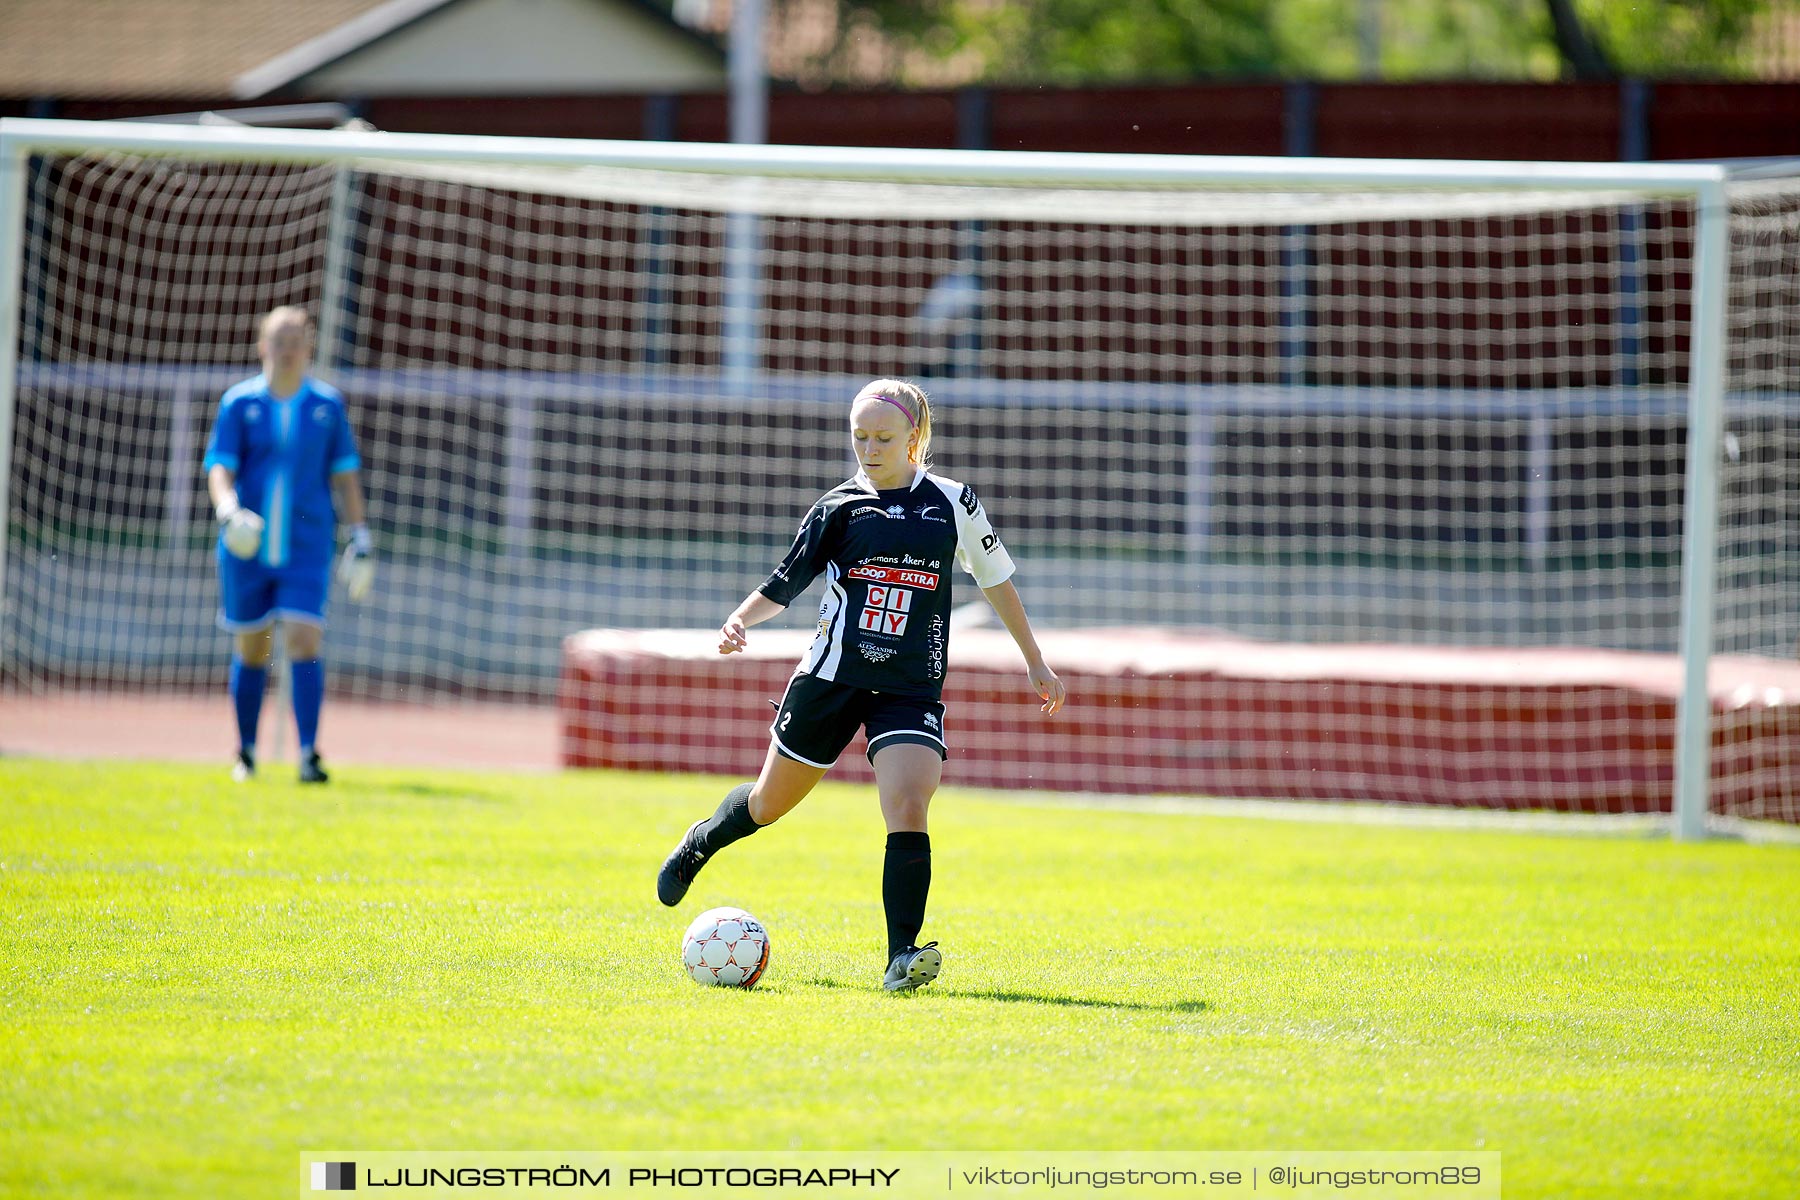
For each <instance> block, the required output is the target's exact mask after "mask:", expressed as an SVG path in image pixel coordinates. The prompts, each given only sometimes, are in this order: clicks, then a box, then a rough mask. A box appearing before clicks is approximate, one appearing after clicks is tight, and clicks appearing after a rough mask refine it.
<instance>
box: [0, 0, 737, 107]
mask: <svg viewBox="0 0 1800 1200" xmlns="http://www.w3.org/2000/svg"><path fill="white" fill-rule="evenodd" d="M469 7H470V6H469V5H467V4H465V3H464V0H306V2H305V3H300V4H296V3H294V2H293V0H4V2H0V96H14V97H28V96H46V97H57V98H77V97H79V98H89V99H101V98H109V99H110V98H128V97H140V96H141V97H157V98H172V97H180V96H194V97H206V98H216V97H221V96H236V97H239V98H243V99H254V98H257V97H261V96H266V95H268V94H270V93H271V92H279V91H281V90H282V89H284V88H288V87H290V86H291V85H293V84H295V83H296V82H298V81H302V80H304V79H305V78H306V77H308V76H309V75H311V74H313V73H315V72H317V71H319V70H321V69H325V68H330V67H332V66H334V65H336V64H343V63H345V62H347V61H350V60H353V59H354V58H355V57H356V56H358V55H359V54H361V53H363V52H364V51H366V50H368V49H369V48H370V47H373V46H375V45H376V44H377V43H382V44H383V45H384V46H385V45H391V43H392V42H393V41H394V40H396V39H402V38H404V37H406V36H408V35H409V34H412V33H414V32H415V31H416V30H418V29H419V28H421V27H423V26H425V25H428V24H429V23H430V20H431V19H432V18H436V17H439V16H440V15H443V14H447V13H452V12H457V13H460V12H461V11H462V10H463V9H465V8H469ZM474 7H476V8H480V7H482V6H480V5H476V6H474ZM536 7H539V6H534V5H529V4H527V5H520V6H519V8H518V10H517V17H518V23H519V25H520V26H522V27H528V25H529V22H530V21H531V19H532V17H533V14H534V9H535V8H536ZM566 7H567V6H565V8H566ZM594 7H595V9H597V10H599V11H600V12H602V13H606V12H611V13H613V14H615V15H616V16H618V17H620V18H623V19H628V20H629V21H630V23H631V25H632V26H633V27H634V28H636V29H639V30H642V29H643V28H644V26H645V23H646V21H648V22H650V23H651V25H653V26H654V27H655V28H657V29H659V30H660V31H661V34H660V35H659V36H661V38H662V40H664V41H668V42H670V43H674V44H678V45H677V46H676V47H675V48H676V49H678V50H685V51H686V52H687V54H688V55H689V56H691V55H692V54H693V52H694V48H695V47H696V46H698V45H704V47H705V48H706V50H707V51H708V52H709V54H710V56H711V57H712V58H713V60H714V61H722V56H720V55H719V52H718V50H717V47H716V46H714V45H713V44H712V43H710V42H705V41H704V39H702V38H700V37H699V36H698V35H696V34H694V33H693V32H692V31H690V30H688V29H685V28H683V27H682V26H680V25H678V24H676V23H675V21H674V20H673V19H671V18H669V17H668V16H667V14H666V12H664V11H663V10H661V9H660V8H658V7H657V6H656V5H654V4H651V3H647V2H646V0H594ZM490 20H491V19H490ZM438 24H439V25H440V26H441V24H442V23H441V22H439V23H438ZM567 29H568V23H567V18H566V16H565V18H564V19H563V22H562V24H561V26H559V27H558V28H557V29H556V30H554V31H552V32H550V33H549V34H548V36H550V37H553V38H554V37H558V36H562V35H564V34H565V33H566V30H567ZM562 49H563V50H564V51H565V52H566V51H567V50H568V48H567V47H563V48H562ZM446 82H447V83H449V84H451V90H456V89H455V87H454V81H453V80H447V81H446ZM681 82H682V83H684V84H691V78H684V79H682V81H681ZM529 83H530V80H529V79H526V80H524V81H522V86H520V87H519V88H518V90H519V91H520V92H530V91H532V90H534V89H533V88H532V87H530V86H529ZM484 90H487V89H484Z"/></svg>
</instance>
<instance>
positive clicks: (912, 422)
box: [866, 392, 919, 429]
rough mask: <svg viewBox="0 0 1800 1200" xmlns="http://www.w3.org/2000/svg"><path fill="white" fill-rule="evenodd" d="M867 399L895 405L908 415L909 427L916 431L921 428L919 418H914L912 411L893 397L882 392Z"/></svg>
mask: <svg viewBox="0 0 1800 1200" xmlns="http://www.w3.org/2000/svg"><path fill="white" fill-rule="evenodd" d="M866 399H869V400H885V401H887V402H888V403H889V404H891V405H893V406H894V407H895V408H897V409H899V410H900V411H901V412H903V413H905V414H906V423H907V424H908V425H911V426H912V427H913V428H914V429H917V428H918V427H919V418H917V417H915V416H913V415H912V410H911V409H909V408H907V407H906V405H904V404H902V403H900V402H899V401H898V400H896V399H894V398H893V397H892V396H884V395H882V394H881V393H880V392H876V393H875V394H874V395H872V396H868V397H866Z"/></svg>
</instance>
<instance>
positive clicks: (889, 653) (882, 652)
mask: <svg viewBox="0 0 1800 1200" xmlns="http://www.w3.org/2000/svg"><path fill="white" fill-rule="evenodd" d="M856 652H857V653H858V654H860V655H862V656H863V657H864V658H866V659H868V660H869V661H870V662H872V663H884V662H886V661H887V660H888V659H890V658H892V657H894V647H892V646H871V645H870V644H869V643H868V642H858V643H857V644H856Z"/></svg>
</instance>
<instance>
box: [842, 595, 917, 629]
mask: <svg viewBox="0 0 1800 1200" xmlns="http://www.w3.org/2000/svg"><path fill="white" fill-rule="evenodd" d="M911 611H912V591H911V590H910V589H908V588H903V587H889V586H886V585H873V586H871V587H870V588H869V598H868V599H867V600H866V601H864V606H863V610H862V616H861V617H860V618H858V620H857V622H856V625H857V628H859V629H861V630H862V631H863V632H865V633H880V634H885V635H887V636H889V637H900V636H901V635H902V634H904V633H905V632H906V620H907V616H906V615H907V614H908V613H909V612H911Z"/></svg>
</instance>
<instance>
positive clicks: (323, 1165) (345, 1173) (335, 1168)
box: [312, 1162, 356, 1192]
mask: <svg viewBox="0 0 1800 1200" xmlns="http://www.w3.org/2000/svg"><path fill="white" fill-rule="evenodd" d="M312 1190H313V1191H315V1192H354V1191H355V1190H356V1164H355V1163H353V1162H316V1163H314V1164H313V1165H312Z"/></svg>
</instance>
